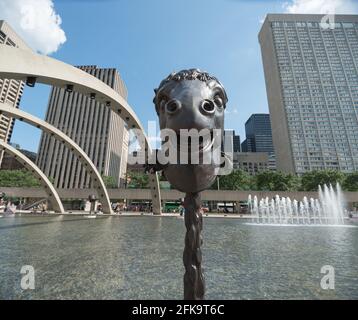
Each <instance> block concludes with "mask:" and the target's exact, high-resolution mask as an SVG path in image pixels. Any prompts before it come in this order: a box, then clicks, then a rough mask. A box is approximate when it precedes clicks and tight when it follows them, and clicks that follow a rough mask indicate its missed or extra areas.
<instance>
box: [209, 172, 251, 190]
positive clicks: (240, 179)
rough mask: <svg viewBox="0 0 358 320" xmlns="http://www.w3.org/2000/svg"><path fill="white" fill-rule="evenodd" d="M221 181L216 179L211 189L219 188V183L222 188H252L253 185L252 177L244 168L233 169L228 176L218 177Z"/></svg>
mask: <svg viewBox="0 0 358 320" xmlns="http://www.w3.org/2000/svg"><path fill="white" fill-rule="evenodd" d="M217 179H219V181H216V182H215V183H214V184H213V185H212V187H211V189H217V187H218V184H219V186H220V190H250V189H251V186H252V179H251V177H250V176H249V175H248V174H247V173H246V172H245V171H242V170H233V171H232V172H231V173H230V174H228V175H226V176H219V177H217Z"/></svg>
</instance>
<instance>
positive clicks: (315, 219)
mask: <svg viewBox="0 0 358 320" xmlns="http://www.w3.org/2000/svg"><path fill="white" fill-rule="evenodd" d="M248 207H249V210H250V212H251V213H252V214H254V215H255V217H256V218H255V219H256V222H257V223H260V224H295V225H296V224H299V225H302V224H307V225H324V224H325V225H343V224H344V219H345V213H346V210H345V201H344V197H343V193H342V189H341V187H340V185H339V183H337V185H336V188H333V186H332V185H329V186H327V185H324V186H323V188H322V187H321V186H319V188H318V199H313V198H310V199H308V198H307V197H304V198H303V199H302V201H300V202H298V201H297V200H295V199H294V200H291V199H290V198H289V197H287V198H284V197H282V198H280V197H279V196H278V195H276V197H275V198H274V199H271V200H270V199H269V198H268V197H266V198H265V199H261V200H258V199H257V197H256V196H255V197H254V198H253V199H252V197H251V195H249V198H248Z"/></svg>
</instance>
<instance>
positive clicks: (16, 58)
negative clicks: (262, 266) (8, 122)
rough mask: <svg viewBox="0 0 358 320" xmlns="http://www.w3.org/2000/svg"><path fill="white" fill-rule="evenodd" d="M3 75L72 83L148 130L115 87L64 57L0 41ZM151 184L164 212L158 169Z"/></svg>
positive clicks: (130, 123)
mask: <svg viewBox="0 0 358 320" xmlns="http://www.w3.org/2000/svg"><path fill="white" fill-rule="evenodd" d="M0 77H2V78H9V79H17V80H23V81H26V79H27V78H28V77H35V78H36V81H37V82H40V83H44V84H48V85H52V86H56V87H61V88H66V86H67V85H73V90H74V91H77V92H79V93H82V94H84V95H87V96H92V97H94V98H95V99H96V100H97V101H99V102H101V103H103V104H104V105H106V106H107V107H108V108H110V109H111V110H113V111H114V112H115V113H117V114H118V115H119V116H120V117H121V118H122V119H123V120H124V121H125V122H126V123H127V125H128V127H129V128H137V129H140V130H141V131H142V132H143V133H144V132H145V131H144V128H143V127H142V125H141V123H140V121H139V119H138V117H137V116H136V114H135V112H134V111H133V110H132V108H131V107H130V106H129V104H128V103H127V101H126V100H125V99H123V98H122V97H121V96H120V95H119V94H118V93H117V92H116V91H114V90H113V89H112V88H111V87H110V86H108V85H106V84H105V83H104V82H102V81H101V80H99V79H97V78H96V77H93V76H92V75H90V74H88V73H86V72H84V71H82V70H80V69H78V68H75V67H73V66H71V65H69V64H66V63H64V62H62V61H59V60H56V59H53V58H50V57H47V56H43V55H39V54H36V53H34V52H31V51H26V50H23V49H19V48H14V47H10V46H7V45H0ZM145 152H146V154H151V152H152V150H151V147H150V145H149V141H148V139H147V137H146V135H145ZM149 185H150V190H151V196H152V204H153V213H154V214H161V200H160V188H159V179H158V175H157V173H155V174H150V175H149Z"/></svg>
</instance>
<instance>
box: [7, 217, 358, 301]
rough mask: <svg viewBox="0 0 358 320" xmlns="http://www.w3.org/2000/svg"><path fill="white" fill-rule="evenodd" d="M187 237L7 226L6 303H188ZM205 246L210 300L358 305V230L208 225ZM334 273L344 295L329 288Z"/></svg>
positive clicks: (155, 229)
mask: <svg viewBox="0 0 358 320" xmlns="http://www.w3.org/2000/svg"><path fill="white" fill-rule="evenodd" d="M184 235H185V227H184V221H183V219H178V218H176V217H146V216H142V217H97V219H87V218H84V217H82V216H78V217H76V216H67V217H66V216H45V217H23V216H22V217H19V216H16V217H4V218H1V219H0V298H1V299H182V295H183V281H182V278H183V274H184V267H183V263H182V252H183V247H184ZM203 237H204V245H203V265H204V273H205V278H206V289H207V293H206V298H207V299H358V227H356V228H340V227H330V228H327V227H315V228H312V227H309V226H300V227H289V226H288V227H279V226H262V225H261V226H257V225H250V224H245V223H244V222H243V221H242V220H241V219H229V218H204V231H203ZM24 265H31V266H33V268H34V270H35V289H34V290H22V289H21V286H20V283H21V277H22V276H23V275H21V273H20V270H21V268H22V266H24ZM325 265H329V266H332V267H333V268H334V271H335V279H334V285H335V289H334V290H324V289H322V288H321V286H320V283H321V279H322V277H323V276H324V274H322V273H321V268H322V267H323V266H325Z"/></svg>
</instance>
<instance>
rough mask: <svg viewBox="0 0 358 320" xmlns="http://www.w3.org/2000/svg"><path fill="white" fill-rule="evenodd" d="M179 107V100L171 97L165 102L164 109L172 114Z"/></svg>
mask: <svg viewBox="0 0 358 320" xmlns="http://www.w3.org/2000/svg"><path fill="white" fill-rule="evenodd" d="M180 107H181V103H180V101H178V100H176V99H173V100H170V101H168V102H167V103H166V105H165V110H166V112H167V113H169V114H174V113H175V112H177V111H178V110H179V109H180Z"/></svg>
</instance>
